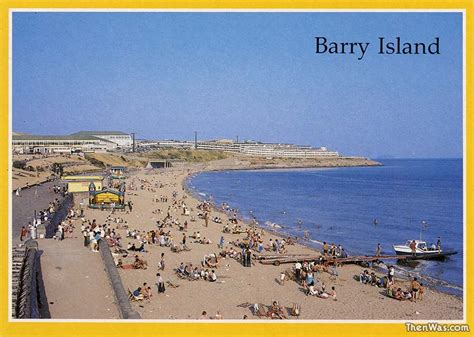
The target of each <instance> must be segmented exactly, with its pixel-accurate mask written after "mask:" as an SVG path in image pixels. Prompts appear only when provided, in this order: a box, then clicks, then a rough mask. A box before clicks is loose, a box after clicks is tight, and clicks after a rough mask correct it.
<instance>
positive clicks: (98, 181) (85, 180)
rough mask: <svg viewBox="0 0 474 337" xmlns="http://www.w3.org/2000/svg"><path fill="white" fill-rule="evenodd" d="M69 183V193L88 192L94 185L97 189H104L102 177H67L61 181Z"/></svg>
mask: <svg viewBox="0 0 474 337" xmlns="http://www.w3.org/2000/svg"><path fill="white" fill-rule="evenodd" d="M61 180H62V181H63V182H65V183H67V190H68V191H69V193H78V192H87V191H88V190H89V185H90V184H91V183H94V186H95V187H96V189H98V190H100V189H102V182H103V180H104V177H102V176H66V177H63V178H62V179H61Z"/></svg>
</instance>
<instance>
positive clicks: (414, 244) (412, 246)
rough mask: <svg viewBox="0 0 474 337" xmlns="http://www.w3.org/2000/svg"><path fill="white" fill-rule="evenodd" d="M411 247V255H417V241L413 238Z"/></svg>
mask: <svg viewBox="0 0 474 337" xmlns="http://www.w3.org/2000/svg"><path fill="white" fill-rule="evenodd" d="M409 247H410V249H411V255H412V256H416V242H415V240H413V241H412V242H410V246H409Z"/></svg>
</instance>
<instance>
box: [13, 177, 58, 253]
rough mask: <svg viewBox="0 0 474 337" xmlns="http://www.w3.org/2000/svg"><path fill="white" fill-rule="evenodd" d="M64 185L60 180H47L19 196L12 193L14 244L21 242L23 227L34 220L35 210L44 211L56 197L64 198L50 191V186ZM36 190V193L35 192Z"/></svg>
mask: <svg viewBox="0 0 474 337" xmlns="http://www.w3.org/2000/svg"><path fill="white" fill-rule="evenodd" d="M54 184H56V185H58V184H59V185H62V184H60V182H58V181H55V182H47V183H44V184H41V185H38V186H32V187H30V188H28V189H24V190H22V191H21V193H20V196H19V197H17V196H16V195H15V193H13V195H12V235H13V236H12V238H13V244H17V243H18V242H20V231H21V227H22V226H25V227H27V225H28V222H29V221H31V222H32V221H33V216H34V211H35V210H36V211H42V210H44V209H45V208H47V207H48V205H49V203H50V202H51V201H53V200H54V199H56V198H58V199H62V197H61V195H60V194H57V193H54V192H50V191H49V187H51V186H53V185H54ZM35 191H36V193H35Z"/></svg>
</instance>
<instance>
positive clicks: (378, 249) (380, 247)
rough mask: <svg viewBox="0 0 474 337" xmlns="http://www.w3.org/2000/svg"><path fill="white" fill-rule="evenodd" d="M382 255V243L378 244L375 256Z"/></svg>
mask: <svg viewBox="0 0 474 337" xmlns="http://www.w3.org/2000/svg"><path fill="white" fill-rule="evenodd" d="M381 253H382V246H381V245H380V243H377V249H376V250H375V256H380V255H381Z"/></svg>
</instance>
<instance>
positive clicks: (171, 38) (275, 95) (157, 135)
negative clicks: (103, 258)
mask: <svg viewBox="0 0 474 337" xmlns="http://www.w3.org/2000/svg"><path fill="white" fill-rule="evenodd" d="M316 36H324V37H326V38H327V39H328V40H329V41H336V42H369V43H370V45H369V47H368V50H367V52H366V54H365V56H364V58H363V59H362V60H360V61H358V60H357V56H356V55H347V54H346V55H328V54H316V53H315V37H316ZM397 36H400V37H401V38H402V39H403V40H405V41H411V42H427V43H430V42H433V40H434V38H435V37H439V38H440V52H441V53H440V55H379V54H378V53H377V52H378V37H385V38H386V39H387V40H394V38H395V37H397ZM13 130H14V131H18V132H27V133H33V134H68V133H72V132H76V131H79V130H122V131H126V132H136V134H137V137H138V138H148V139H192V138H193V137H194V136H193V132H194V131H198V133H199V138H200V139H217V138H235V137H236V136H237V135H238V136H239V139H240V140H243V139H254V140H260V141H268V142H289V143H298V144H309V145H313V146H327V147H328V148H330V149H334V150H337V151H339V152H341V153H343V154H347V155H363V156H369V157H378V156H393V157H403V158H408V157H418V158H429V157H438V158H439V157H461V156H462V15H461V14H460V13H41V12H40V13H23V12H17V13H14V14H13Z"/></svg>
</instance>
